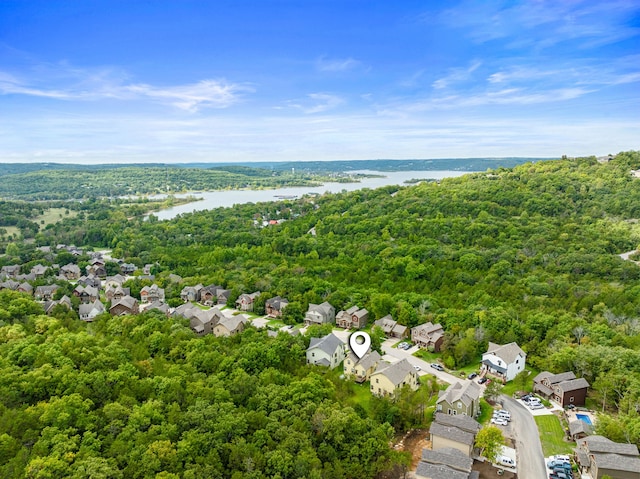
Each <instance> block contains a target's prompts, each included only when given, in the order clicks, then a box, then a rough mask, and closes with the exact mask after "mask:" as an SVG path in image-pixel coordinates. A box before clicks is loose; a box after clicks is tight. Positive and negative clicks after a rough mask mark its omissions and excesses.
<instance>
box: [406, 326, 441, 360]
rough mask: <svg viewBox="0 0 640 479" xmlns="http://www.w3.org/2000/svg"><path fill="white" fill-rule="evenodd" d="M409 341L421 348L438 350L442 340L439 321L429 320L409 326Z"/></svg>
mask: <svg viewBox="0 0 640 479" xmlns="http://www.w3.org/2000/svg"><path fill="white" fill-rule="evenodd" d="M411 341H413V343H415V344H417V345H418V346H420V347H421V348H423V349H428V350H429V351H434V352H436V353H437V352H440V348H441V347H442V343H443V342H444V329H443V328H442V325H441V324H440V323H437V324H432V323H431V322H428V323H425V324H421V325H419V326H416V327H415V328H411Z"/></svg>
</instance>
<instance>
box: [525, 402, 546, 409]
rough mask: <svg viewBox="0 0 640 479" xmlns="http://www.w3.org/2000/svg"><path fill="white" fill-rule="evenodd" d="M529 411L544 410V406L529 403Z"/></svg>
mask: <svg viewBox="0 0 640 479" xmlns="http://www.w3.org/2000/svg"><path fill="white" fill-rule="evenodd" d="M529 409H544V406H543V405H542V404H541V403H539V402H533V403H529Z"/></svg>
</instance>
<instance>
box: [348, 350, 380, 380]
mask: <svg viewBox="0 0 640 479" xmlns="http://www.w3.org/2000/svg"><path fill="white" fill-rule="evenodd" d="M381 361H382V357H381V356H380V354H379V353H378V351H370V352H368V353H366V354H365V355H364V356H362V357H361V358H359V357H358V356H356V355H355V354H353V352H350V353H349V354H348V355H347V357H346V358H345V359H344V364H343V369H344V375H345V377H347V378H353V379H355V381H356V382H357V383H363V382H365V381H368V380H369V378H370V377H371V375H372V374H373V373H374V372H375V370H376V368H377V367H378V364H380V362H381Z"/></svg>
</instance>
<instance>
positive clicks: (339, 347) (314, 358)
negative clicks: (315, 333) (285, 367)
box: [307, 333, 345, 369]
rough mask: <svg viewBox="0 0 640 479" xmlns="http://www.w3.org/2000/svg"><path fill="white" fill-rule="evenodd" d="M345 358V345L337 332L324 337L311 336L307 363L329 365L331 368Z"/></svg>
mask: <svg viewBox="0 0 640 479" xmlns="http://www.w3.org/2000/svg"><path fill="white" fill-rule="evenodd" d="M344 358H345V345H344V343H343V342H342V341H341V340H340V338H338V336H336V335H335V334H333V333H331V334H327V335H326V336H324V337H322V338H311V342H310V343H309V347H308V348H307V364H315V365H319V366H327V367H328V368H330V369H333V368H335V367H336V366H338V365H339V364H340V363H341V362H342V361H344Z"/></svg>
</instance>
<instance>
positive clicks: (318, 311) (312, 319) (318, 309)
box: [304, 301, 336, 326]
mask: <svg viewBox="0 0 640 479" xmlns="http://www.w3.org/2000/svg"><path fill="white" fill-rule="evenodd" d="M335 322H336V308H334V307H333V306H331V304H329V303H327V302H326V301H325V302H324V303H322V304H313V303H309V308H308V309H307V312H306V313H305V315H304V325H305V326H311V325H312V324H326V323H335Z"/></svg>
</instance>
